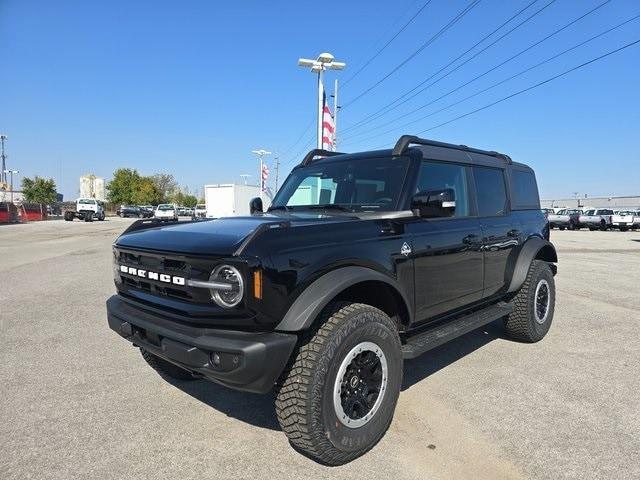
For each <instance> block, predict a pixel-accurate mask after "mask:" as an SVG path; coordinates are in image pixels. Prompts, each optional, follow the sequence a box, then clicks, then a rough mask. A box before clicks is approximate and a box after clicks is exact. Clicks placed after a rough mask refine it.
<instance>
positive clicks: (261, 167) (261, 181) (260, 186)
mask: <svg viewBox="0 0 640 480" xmlns="http://www.w3.org/2000/svg"><path fill="white" fill-rule="evenodd" d="M262 169H263V166H262V155H260V176H259V177H258V178H259V179H260V184H259V186H258V188H260V200H263V198H262V184H263V182H264V180H263V179H262Z"/></svg>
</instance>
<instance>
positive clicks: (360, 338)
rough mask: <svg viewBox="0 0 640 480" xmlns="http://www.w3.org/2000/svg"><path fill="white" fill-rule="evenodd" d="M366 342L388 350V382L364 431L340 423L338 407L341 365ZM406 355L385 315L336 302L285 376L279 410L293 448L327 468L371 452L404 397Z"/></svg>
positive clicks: (302, 343) (305, 339) (303, 342)
mask: <svg viewBox="0 0 640 480" xmlns="http://www.w3.org/2000/svg"><path fill="white" fill-rule="evenodd" d="M361 342H373V343H375V344H376V345H377V346H379V347H380V348H381V349H382V352H383V354H384V357H385V358H386V361H387V366H388V376H387V383H386V388H385V389H384V390H383V393H382V394H381V395H383V397H382V400H381V403H380V406H379V408H378V409H377V411H376V412H375V413H374V414H373V417H371V419H370V420H369V421H368V422H367V423H365V424H364V425H362V426H360V427H358V428H350V427H347V426H345V425H343V423H341V421H339V419H338V416H337V413H336V410H335V408H334V403H333V395H334V385H335V382H336V377H337V374H338V370H339V367H340V364H341V363H342V361H343V360H344V359H345V357H346V356H347V354H348V352H349V351H350V350H352V349H353V348H354V347H355V346H357V345H359V344H360V343H361ZM401 384H402V351H401V344H400V338H399V336H398V329H397V326H396V324H395V323H394V322H393V321H392V320H391V319H390V318H389V317H388V316H387V315H386V314H385V313H384V312H382V311H381V310H378V309H377V308H374V307H372V306H369V305H365V304H361V303H349V302H335V303H332V304H330V305H329V306H328V307H327V308H326V309H325V311H324V312H323V313H322V314H321V316H320V318H319V319H318V322H317V326H316V327H315V328H314V329H312V330H311V331H309V332H308V333H307V334H306V335H305V336H304V337H303V338H302V339H301V340H300V343H299V345H298V347H297V348H296V351H295V352H294V355H293V356H292V361H291V363H290V365H289V366H288V370H287V371H286V372H285V374H284V375H283V378H282V380H281V384H280V387H279V391H278V394H277V398H276V402H275V406H276V415H277V417H278V422H279V423H280V426H281V427H282V430H283V431H284V432H285V434H286V435H287V437H288V438H289V441H290V442H291V444H292V445H293V446H294V448H296V449H297V450H299V451H301V452H302V453H303V454H306V455H307V456H309V457H311V458H313V459H314V460H316V461H318V462H319V463H322V464H325V465H342V464H344V463H347V462H350V461H351V460H354V459H355V458H357V457H359V456H361V455H363V454H364V453H366V452H367V451H369V450H370V449H371V448H372V447H373V446H375V445H376V443H377V442H378V441H379V440H380V439H381V438H382V436H383V435H384V434H385V432H386V431H387V429H388V428H389V425H390V424H391V420H392V419H393V413H394V410H395V407H396V403H397V401H398V396H399V394H400V386H401Z"/></svg>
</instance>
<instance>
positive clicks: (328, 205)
mask: <svg viewBox="0 0 640 480" xmlns="http://www.w3.org/2000/svg"><path fill="white" fill-rule="evenodd" d="M305 208H308V209H309V210H340V211H341V212H353V209H351V208H347V207H345V206H343V205H338V204H335V203H326V204H324V205H308V206H306V207H305Z"/></svg>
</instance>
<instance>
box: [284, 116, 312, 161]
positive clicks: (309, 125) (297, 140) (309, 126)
mask: <svg viewBox="0 0 640 480" xmlns="http://www.w3.org/2000/svg"><path fill="white" fill-rule="evenodd" d="M315 122H316V117H315V114H314V116H313V118H312V119H311V121H310V122H309V124H308V125H307V126H306V127H305V129H304V130H303V131H302V133H301V134H300V136H299V137H298V138H297V139H296V141H295V142H293V144H292V145H291V146H290V147H289V148H287V149H286V150H285V151H284V152H283V153H282V156H286V155H287V153H289V152H290V151H291V150H293V149H294V148H295V147H296V145H298V143H300V140H302V137H304V136H305V135H306V134H307V132H308V131H309V129H310V128H311V127H312V126H313V124H314V123H315Z"/></svg>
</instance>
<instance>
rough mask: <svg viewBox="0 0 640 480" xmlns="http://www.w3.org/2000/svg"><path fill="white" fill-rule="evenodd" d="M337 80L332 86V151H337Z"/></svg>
mask: <svg viewBox="0 0 640 480" xmlns="http://www.w3.org/2000/svg"><path fill="white" fill-rule="evenodd" d="M338 110H340V105H338V79H337V78H336V80H335V83H334V84H333V151H334V152H337V151H338Z"/></svg>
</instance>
